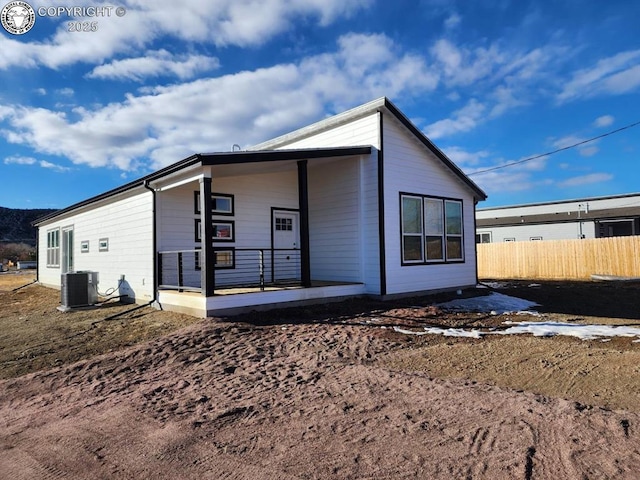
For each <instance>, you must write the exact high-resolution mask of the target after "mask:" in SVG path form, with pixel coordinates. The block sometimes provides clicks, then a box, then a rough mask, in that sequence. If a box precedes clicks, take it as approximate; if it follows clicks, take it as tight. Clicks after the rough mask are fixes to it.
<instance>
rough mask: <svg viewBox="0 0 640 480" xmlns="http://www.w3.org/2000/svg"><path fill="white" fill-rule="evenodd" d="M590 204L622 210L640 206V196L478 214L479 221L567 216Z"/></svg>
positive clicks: (531, 206)
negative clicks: (552, 215) (548, 215)
mask: <svg viewBox="0 0 640 480" xmlns="http://www.w3.org/2000/svg"><path fill="white" fill-rule="evenodd" d="M587 204H588V206H589V210H606V209H611V208H620V207H626V206H630V205H632V206H637V205H640V195H619V196H614V197H602V198H597V197H594V198H583V199H576V200H566V201H561V202H545V203H538V204H529V205H513V206H508V207H497V208H480V209H478V211H477V212H476V217H477V218H478V219H484V218H495V217H498V218H499V217H505V216H508V217H513V216H520V215H522V216H526V215H539V214H544V213H557V214H560V215H561V214H563V213H564V214H567V213H574V214H575V213H576V212H578V211H579V210H582V211H584V210H585V208H586V205H587Z"/></svg>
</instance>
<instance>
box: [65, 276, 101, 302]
mask: <svg viewBox="0 0 640 480" xmlns="http://www.w3.org/2000/svg"><path fill="white" fill-rule="evenodd" d="M61 296H62V298H61V303H62V308H63V309H65V310H66V309H70V308H74V307H86V306H89V305H95V304H96V303H97V302H98V272H89V271H83V272H67V273H63V274H62V288H61Z"/></svg>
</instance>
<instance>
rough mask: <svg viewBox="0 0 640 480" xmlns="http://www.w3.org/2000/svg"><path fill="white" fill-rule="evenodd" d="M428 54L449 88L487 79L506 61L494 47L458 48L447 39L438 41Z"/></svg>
mask: <svg viewBox="0 0 640 480" xmlns="http://www.w3.org/2000/svg"><path fill="white" fill-rule="evenodd" d="M430 53H431V54H432V56H433V57H434V59H435V61H436V66H437V67H438V68H440V69H441V70H442V71H443V73H444V76H445V78H446V83H447V85H450V86H468V85H471V84H472V83H474V82H476V81H478V80H479V79H483V78H487V77H489V76H490V75H491V74H492V73H493V72H495V71H496V70H497V68H498V67H499V65H501V64H503V63H504V62H505V61H506V58H505V56H504V54H503V53H501V52H500V51H499V49H498V47H497V46H496V45H491V46H490V47H489V48H484V47H479V48H475V49H473V50H470V49H467V48H461V47H458V46H456V45H454V44H453V43H451V42H450V41H449V40H447V39H441V40H438V41H437V42H436V43H435V44H434V45H433V47H431V51H430Z"/></svg>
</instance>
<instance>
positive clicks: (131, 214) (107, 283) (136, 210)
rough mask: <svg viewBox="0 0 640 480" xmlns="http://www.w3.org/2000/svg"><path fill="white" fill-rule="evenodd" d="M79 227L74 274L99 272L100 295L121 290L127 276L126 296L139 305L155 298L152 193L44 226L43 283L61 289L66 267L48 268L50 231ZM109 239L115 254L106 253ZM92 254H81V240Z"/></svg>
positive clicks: (75, 235) (75, 229)
mask: <svg viewBox="0 0 640 480" xmlns="http://www.w3.org/2000/svg"><path fill="white" fill-rule="evenodd" d="M67 226H73V234H74V249H73V250H74V270H76V271H80V270H90V271H96V272H98V274H99V276H98V279H99V291H100V292H101V293H104V292H105V291H106V290H108V289H112V288H116V287H117V286H118V282H119V279H120V275H124V276H125V281H124V282H123V284H122V286H121V289H120V294H126V295H129V296H131V297H134V298H135V299H136V301H144V300H151V299H152V298H153V240H152V238H153V237H152V229H153V201H152V196H151V193H150V192H147V191H144V192H142V193H139V194H134V195H129V196H127V197H126V198H121V199H118V200H114V199H112V200H111V201H110V202H109V203H107V204H103V205H100V206H96V207H94V208H92V209H91V210H84V211H82V212H81V213H78V214H75V215H70V216H67V217H65V219H63V220H55V222H52V223H50V224H47V225H43V226H41V227H40V239H39V261H40V263H39V272H38V275H39V278H40V281H41V282H42V283H43V284H47V285H53V286H58V285H60V268H47V267H46V252H47V231H48V230H51V229H52V228H57V227H62V228H64V227H67ZM102 238H108V239H109V250H108V251H107V252H100V251H99V250H98V242H99V240H100V239H102ZM83 241H88V242H89V252H86V253H81V252H80V245H81V242H83Z"/></svg>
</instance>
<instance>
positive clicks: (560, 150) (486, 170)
mask: <svg viewBox="0 0 640 480" xmlns="http://www.w3.org/2000/svg"><path fill="white" fill-rule="evenodd" d="M638 125H640V121H638V122H635V123H630V124H629V125H625V126H624V127H620V128H617V129H616V130H611V131H610V132H607V133H603V134H602V135H598V136H597V137H593V138H590V139H588V140H582V141H581V142H578V143H574V144H573V145H569V146H566V147H562V148H558V149H557V150H553V151H551V152H547V153H541V154H540V155H534V156H533V157H528V158H525V159H523V160H517V161H515V162H509V163H505V164H504V165H499V166H497V167H491V168H486V169H484V170H478V171H477V172H473V173H469V174H468V175H467V176H469V177H470V176H473V175H480V174H482V173H487V172H493V171H494V170H500V169H501V168H507V167H513V166H514V165H520V164H521V163H525V162H530V161H531V160H536V159H538V158H542V157H548V156H549V155H553V154H554V153H558V152H562V151H564V150H569V149H571V148H575V147H578V146H580V145H584V144H585V143H589V142H594V141H596V140H599V139H601V138H603V137H608V136H609V135H613V134H614V133H618V132H621V131H623V130H627V129H629V128H632V127H636V126H638Z"/></svg>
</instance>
